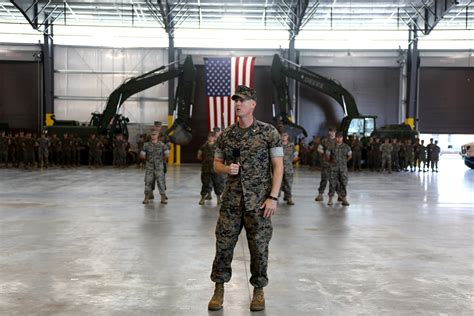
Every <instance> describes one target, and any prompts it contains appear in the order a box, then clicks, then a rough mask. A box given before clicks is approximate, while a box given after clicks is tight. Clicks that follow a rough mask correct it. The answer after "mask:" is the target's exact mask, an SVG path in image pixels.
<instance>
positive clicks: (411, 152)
mask: <svg viewBox="0 0 474 316" xmlns="http://www.w3.org/2000/svg"><path fill="white" fill-rule="evenodd" d="M414 157H415V148H414V145H412V143H411V139H407V141H406V145H405V161H406V167H407V168H408V167H410V171H411V172H413V171H414Z"/></svg>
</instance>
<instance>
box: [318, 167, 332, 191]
mask: <svg viewBox="0 0 474 316" xmlns="http://www.w3.org/2000/svg"><path fill="white" fill-rule="evenodd" d="M330 174H331V167H322V168H321V182H319V189H318V192H319V193H320V194H323V193H324V190H326V185H327V183H328V180H329V177H330Z"/></svg>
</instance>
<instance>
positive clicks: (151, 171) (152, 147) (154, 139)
mask: <svg viewBox="0 0 474 316" xmlns="http://www.w3.org/2000/svg"><path fill="white" fill-rule="evenodd" d="M168 155H169V150H168V147H167V146H166V145H165V144H164V143H163V142H161V141H159V140H158V132H157V131H153V132H151V141H149V142H146V143H145V144H144V145H143V148H142V151H141V152H140V157H141V158H142V159H146V166H145V199H144V200H143V204H148V203H149V200H150V195H151V193H152V192H153V189H152V185H153V184H154V182H155V181H156V184H157V186H158V191H159V192H160V195H161V204H167V203H168V202H167V200H168V197H167V196H166V193H165V191H166V186H165V172H164V160H165V159H166V158H167V157H168Z"/></svg>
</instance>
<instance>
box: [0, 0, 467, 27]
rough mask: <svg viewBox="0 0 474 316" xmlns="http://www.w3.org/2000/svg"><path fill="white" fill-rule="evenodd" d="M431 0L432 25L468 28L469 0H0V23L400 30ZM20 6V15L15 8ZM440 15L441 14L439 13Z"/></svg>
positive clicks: (421, 13) (419, 16)
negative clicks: (439, 7)
mask: <svg viewBox="0 0 474 316" xmlns="http://www.w3.org/2000/svg"><path fill="white" fill-rule="evenodd" d="M437 2H440V3H441V2H443V3H453V7H452V8H451V10H449V11H448V12H447V13H446V14H445V15H444V17H442V19H441V20H440V22H439V23H438V25H437V26H436V28H437V29H473V28H474V2H473V1H472V0H458V1H455V0H446V1H435V0H411V1H410V0H391V1H360V0H294V1H293V0H240V1H236V0H168V1H148V0H121V1H117V0H99V1H89V0H85V1H79V0H60V1H58V0H23V1H18V0H17V1H4V0H0V23H26V20H25V16H27V17H28V19H29V20H30V22H32V23H31V24H32V25H33V26H34V28H36V29H38V30H39V31H44V30H45V28H46V21H47V20H49V21H50V22H51V23H52V24H53V25H93V26H123V27H162V28H165V29H166V30H172V29H173V28H174V29H177V28H187V29H196V28H202V29H207V28H210V29H223V28H224V29H226V28H228V29H239V30H241V29H255V30H289V29H292V28H294V27H298V30H301V29H304V30H404V29H408V26H407V25H408V24H409V23H411V22H413V21H416V22H417V23H420V24H424V23H425V13H424V12H431V13H434V12H433V10H434V9H433V6H434V5H435V4H436V3H437ZM19 8H20V9H22V10H23V11H24V12H25V16H23V14H22V13H21V11H20V10H19ZM439 17H440V18H441V16H439Z"/></svg>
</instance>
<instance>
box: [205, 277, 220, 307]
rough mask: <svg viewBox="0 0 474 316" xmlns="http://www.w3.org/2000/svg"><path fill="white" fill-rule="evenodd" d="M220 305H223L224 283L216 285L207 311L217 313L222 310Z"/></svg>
mask: <svg viewBox="0 0 474 316" xmlns="http://www.w3.org/2000/svg"><path fill="white" fill-rule="evenodd" d="M222 304H224V283H216V288H215V289H214V295H212V298H211V300H210V301H209V304H208V305H207V309H208V310H210V311H218V310H220V309H221V308H222Z"/></svg>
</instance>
